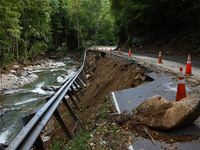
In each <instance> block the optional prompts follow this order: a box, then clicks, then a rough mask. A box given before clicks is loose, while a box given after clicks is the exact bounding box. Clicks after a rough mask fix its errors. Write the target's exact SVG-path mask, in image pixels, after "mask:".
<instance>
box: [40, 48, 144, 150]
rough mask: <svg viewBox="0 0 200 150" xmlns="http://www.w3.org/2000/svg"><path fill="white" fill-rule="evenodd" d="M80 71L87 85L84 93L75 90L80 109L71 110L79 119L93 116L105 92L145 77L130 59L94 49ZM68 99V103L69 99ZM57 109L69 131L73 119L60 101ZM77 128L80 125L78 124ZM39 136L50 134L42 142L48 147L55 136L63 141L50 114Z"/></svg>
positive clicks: (64, 138) (128, 85) (63, 138)
mask: <svg viewBox="0 0 200 150" xmlns="http://www.w3.org/2000/svg"><path fill="white" fill-rule="evenodd" d="M84 70H85V73H86V76H87V77H88V78H87V82H88V86H87V87H86V88H85V89H84V90H83V94H84V96H81V95H80V93H79V97H80V99H81V103H78V102H77V103H78V105H79V107H80V109H81V111H75V112H76V114H77V116H79V119H80V120H79V121H80V122H84V120H87V119H88V118H90V117H91V116H95V114H96V113H97V112H98V111H99V109H101V107H102V99H103V97H104V96H106V95H107V94H109V93H111V92H113V91H117V90H122V89H127V88H132V87H136V86H139V85H141V84H142V83H143V82H144V81H145V79H146V71H145V70H144V69H141V68H140V66H138V65H137V64H134V63H133V62H132V61H130V60H127V59H124V58H120V57H116V56H111V55H109V54H105V53H102V52H96V51H89V52H87V58H86V65H85V68H84ZM68 102H69V103H70V100H69V99H68ZM58 110H59V112H60V114H61V116H62V117H63V118H64V121H65V123H66V125H67V126H68V128H69V130H70V131H71V132H73V130H74V125H75V121H74V120H73V118H72V117H70V115H69V113H68V111H67V110H66V107H65V106H64V105H63V103H61V104H60V106H59V108H58ZM77 128H81V125H78V127H77ZM43 136H50V137H51V139H50V141H48V142H46V143H45V145H46V146H47V148H48V149H50V145H52V143H53V141H54V140H55V139H57V138H58V139H62V140H67V138H66V135H65V134H64V132H63V131H62V128H60V126H59V124H58V122H57V121H56V119H55V117H54V116H52V118H51V119H50V121H49V122H48V124H47V126H46V127H45V130H44V132H43ZM43 136H42V137H43Z"/></svg>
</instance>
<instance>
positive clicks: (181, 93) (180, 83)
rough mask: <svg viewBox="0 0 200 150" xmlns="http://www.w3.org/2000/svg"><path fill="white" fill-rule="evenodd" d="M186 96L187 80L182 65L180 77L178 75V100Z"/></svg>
mask: <svg viewBox="0 0 200 150" xmlns="http://www.w3.org/2000/svg"><path fill="white" fill-rule="evenodd" d="M185 97H186V91H185V82H184V76H183V68H182V67H180V72H179V77H178V86H177V92H176V101H179V100H181V99H182V98H185Z"/></svg>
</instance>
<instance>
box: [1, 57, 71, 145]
mask: <svg viewBox="0 0 200 150" xmlns="http://www.w3.org/2000/svg"><path fill="white" fill-rule="evenodd" d="M61 61H62V62H64V63H65V64H66V66H65V67H62V68H58V69H49V70H37V71H35V72H34V73H35V74H37V75H38V77H39V78H38V79H37V80H36V82H34V83H31V84H28V85H26V86H24V87H23V88H22V89H18V90H15V91H10V92H8V93H7V94H2V95H0V104H1V106H2V107H1V109H0V144H5V143H6V142H9V141H12V140H13V139H14V138H15V137H16V135H17V134H18V133H19V132H20V130H21V129H22V127H23V124H22V122H21V118H23V117H25V116H27V115H29V114H32V113H35V112H37V111H38V110H39V109H40V108H41V107H42V106H43V105H44V104H45V103H46V100H45V98H46V97H48V96H50V95H51V94H53V93H54V92H52V91H44V90H42V89H41V87H42V86H50V85H51V86H52V85H53V86H56V85H60V84H59V83H57V82H56V78H57V77H58V76H59V75H60V74H64V73H66V70H68V71H70V70H71V69H72V67H73V64H72V62H73V60H71V59H63V60H61Z"/></svg>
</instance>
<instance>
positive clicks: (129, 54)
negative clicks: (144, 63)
mask: <svg viewBox="0 0 200 150" xmlns="http://www.w3.org/2000/svg"><path fill="white" fill-rule="evenodd" d="M128 56H131V48H129V53H128Z"/></svg>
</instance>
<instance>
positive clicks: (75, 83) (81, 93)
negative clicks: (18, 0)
mask: <svg viewBox="0 0 200 150" xmlns="http://www.w3.org/2000/svg"><path fill="white" fill-rule="evenodd" d="M73 85H74V86H75V87H76V89H77V90H78V91H79V92H80V93H81V95H82V96H83V93H82V92H81V90H80V89H79V87H78V86H77V84H76V83H75V82H74V83H73Z"/></svg>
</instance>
